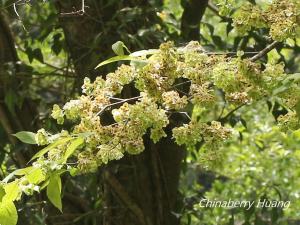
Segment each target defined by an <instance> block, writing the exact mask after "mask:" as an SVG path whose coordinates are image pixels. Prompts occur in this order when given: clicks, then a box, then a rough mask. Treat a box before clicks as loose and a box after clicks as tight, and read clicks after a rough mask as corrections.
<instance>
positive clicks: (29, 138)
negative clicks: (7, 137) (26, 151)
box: [13, 131, 36, 145]
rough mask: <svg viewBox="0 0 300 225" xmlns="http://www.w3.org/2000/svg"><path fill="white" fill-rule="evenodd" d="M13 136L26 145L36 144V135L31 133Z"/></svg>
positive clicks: (23, 132)
mask: <svg viewBox="0 0 300 225" xmlns="http://www.w3.org/2000/svg"><path fill="white" fill-rule="evenodd" d="M13 136H15V137H17V138H18V139H19V140H20V141H22V142H24V143H26V144H31V145H34V144H36V141H35V133H32V132H29V131H20V132H18V133H16V134H13Z"/></svg>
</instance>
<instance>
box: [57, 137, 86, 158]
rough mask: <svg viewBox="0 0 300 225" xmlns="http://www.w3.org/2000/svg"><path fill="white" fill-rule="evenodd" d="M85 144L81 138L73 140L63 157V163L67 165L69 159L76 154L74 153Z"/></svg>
mask: <svg viewBox="0 0 300 225" xmlns="http://www.w3.org/2000/svg"><path fill="white" fill-rule="evenodd" d="M83 143H84V139H83V138H81V137H80V138H76V139H74V140H72V141H71V143H70V145H69V146H68V148H67V150H66V152H65V154H64V156H63V160H62V161H63V162H64V163H65V162H66V161H67V160H68V158H69V157H70V156H71V155H72V154H73V153H74V151H75V150H76V149H77V148H78V147H79V146H80V145H82V144H83Z"/></svg>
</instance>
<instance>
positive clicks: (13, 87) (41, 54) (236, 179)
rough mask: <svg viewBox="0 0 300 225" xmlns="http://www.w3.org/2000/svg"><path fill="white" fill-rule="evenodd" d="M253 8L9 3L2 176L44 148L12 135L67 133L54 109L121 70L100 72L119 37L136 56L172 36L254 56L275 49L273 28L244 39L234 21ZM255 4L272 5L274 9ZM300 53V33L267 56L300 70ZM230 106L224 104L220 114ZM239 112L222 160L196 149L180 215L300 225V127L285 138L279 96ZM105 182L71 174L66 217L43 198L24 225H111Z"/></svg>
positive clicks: (0, 83)
mask: <svg viewBox="0 0 300 225" xmlns="http://www.w3.org/2000/svg"><path fill="white" fill-rule="evenodd" d="M74 2H75V3H74V5H72V7H71V8H70V9H72V10H78V9H79V8H80V7H79V6H80V1H74ZM199 2H200V4H201V7H199V6H198V5H197V4H199ZM244 2H247V1H246V0H226V1H225V0H214V1H212V2H209V3H208V4H207V1H192V0H181V1H180V0H164V1H163V0H149V1H138V0H130V1H117V0H99V1H98V2H97V3H96V2H95V1H88V2H87V5H86V7H87V8H86V13H85V14H84V15H82V16H81V15H70V16H69V15H65V16H63V15H62V14H61V13H62V12H63V13H65V12H67V11H65V9H66V8H67V6H66V5H67V4H70V3H69V1H64V2H62V1H50V0H49V1H46V0H45V1H41V0H40V1H39V0H18V1H16V0H1V1H0V16H1V30H0V36H1V39H0V40H1V43H0V48H1V49H0V51H1V57H0V63H1V68H2V69H1V70H0V72H1V74H0V117H1V125H0V163H1V168H0V177H1V180H2V179H3V178H4V177H5V176H6V175H7V174H8V173H10V172H11V171H13V170H14V169H16V168H19V167H22V166H24V162H27V161H28V159H29V158H30V156H32V154H33V152H34V151H35V150H36V149H31V148H30V147H28V146H26V145H23V144H21V143H19V142H17V141H16V140H15V139H14V138H12V137H11V135H10V134H11V133H15V132H17V131H19V130H31V131H35V130H37V128H40V127H44V128H45V129H46V130H52V131H53V132H57V131H59V130H60V129H61V127H57V125H56V124H55V123H54V121H53V120H51V119H49V118H50V117H49V113H50V109H51V108H52V105H53V104H54V103H56V104H57V103H58V104H59V103H63V102H66V101H67V100H69V99H71V98H74V96H76V95H78V94H79V88H80V86H81V84H82V81H83V77H85V76H88V77H90V78H91V79H94V78H95V77H96V76H99V75H102V74H105V73H106V72H108V71H112V70H113V69H115V68H116V65H109V66H107V67H105V68H104V69H102V68H101V69H98V70H94V67H95V65H96V64H97V63H99V62H100V61H102V60H104V59H107V58H109V57H111V56H112V55H113V51H112V50H111V45H112V44H113V43H115V42H116V41H119V40H121V41H123V42H124V43H125V44H126V46H127V47H128V48H129V49H130V51H136V50H140V49H149V48H158V46H159V44H160V43H162V42H164V41H167V40H172V41H173V42H175V44H176V46H183V45H185V44H186V43H187V42H188V41H190V40H195V39H196V40H198V41H200V43H201V45H202V46H203V47H204V49H205V50H206V51H208V52H219V53H222V52H229V53H231V52H232V54H235V53H236V52H237V51H238V50H243V51H244V52H245V53H246V55H247V54H248V53H249V54H250V55H251V52H257V51H259V50H261V49H263V48H264V47H265V46H266V45H267V44H268V43H270V39H269V37H268V30H266V29H264V28H263V29H259V30H251V31H250V32H248V33H247V34H246V35H245V36H239V34H238V33H237V31H236V30H235V29H233V26H232V19H230V18H229V17H227V15H228V14H229V15H230V14H232V13H234V11H235V9H236V8H238V7H239V5H241V4H242V3H244ZM249 2H252V3H254V4H258V5H261V6H262V7H265V6H266V4H267V3H268V1H263V0H257V1H255V0H249ZM14 3H15V4H14ZM71 4H73V3H71ZM218 8H220V9H218ZM219 10H222V11H221V12H222V13H221V15H219V13H218V11H219ZM201 11H203V17H202V14H201ZM204 11H205V13H204ZM228 12H229V13H228ZM201 17H202V18H201ZM86 21H88V22H86ZM200 21H201V23H200ZM85 22H86V23H85ZM86 24H88V25H86ZM9 30H11V33H10V32H9ZM72 32H74V33H76V34H77V35H78V37H80V40H82V42H78V41H77V40H76V38H78V37H76V38H75V36H74V33H72ZM78 40H79V39H78ZM299 51H300V37H297V38H295V39H287V40H285V41H284V42H283V43H281V44H279V45H278V46H277V47H276V48H275V49H273V50H272V51H271V52H269V53H268V54H267V55H266V56H265V57H264V58H263V59H262V60H263V61H264V62H282V63H284V64H285V70H286V72H287V73H299V62H300V54H299ZM252 54H253V53H252ZM224 104H225V103H224ZM221 108H222V105H221V106H220V107H219V109H216V110H215V111H214V112H211V114H214V115H211V116H212V117H214V116H216V113H218V110H220V109H221ZM232 110H233V112H232V113H231V112H230V111H228V112H223V113H224V115H225V114H226V113H229V116H228V118H227V119H228V123H230V124H231V125H234V127H235V132H234V137H233V138H232V139H231V140H230V141H229V142H228V143H227V144H226V145H225V146H224V147H223V148H224V151H222V152H223V154H222V155H221V156H219V157H220V158H215V157H214V156H212V159H213V160H212V159H210V158H209V157H207V155H206V158H204V157H203V154H201V153H202V151H203V150H202V149H200V150H199V149H196V150H193V151H188V152H187V153H186V158H185V160H184V162H183V171H182V173H181V178H180V188H179V191H180V194H181V196H182V198H183V202H184V204H183V206H182V207H181V208H180V209H179V210H178V211H176V212H173V213H174V215H176V217H179V218H181V223H182V224H184V225H188V224H199V225H200V224H201V225H202V224H211V225H215V224H218V225H219V224H245V225H246V224H255V225H256V224H257V225H259V224H299V223H300V220H299V218H300V202H299V196H300V178H299V177H300V176H299V175H300V168H299V162H300V152H299V151H300V150H299V149H300V148H299V147H300V133H299V131H289V132H288V133H287V134H284V133H282V131H281V130H280V129H279V128H278V127H277V126H276V123H277V118H278V116H279V115H282V114H286V113H287V111H286V110H285V108H284V107H283V106H281V105H279V104H278V103H276V99H273V100H271V101H269V102H267V101H259V102H257V103H256V104H255V106H254V107H253V106H251V107H247V106H246V107H242V108H240V109H238V110H235V109H232ZM201 115H202V113H201V110H200V109H194V114H193V116H201ZM203 120H205V118H203ZM64 128H65V129H66V127H64ZM103 185H104V184H103V182H102V177H101V175H100V171H99V172H97V173H95V174H90V175H86V176H79V177H76V178H70V177H68V176H66V177H64V184H63V188H64V189H63V193H64V194H63V196H64V198H63V200H64V203H63V204H64V209H65V210H64V213H63V214H60V213H59V212H57V211H56V210H55V209H54V208H53V207H52V206H50V205H49V204H48V203H47V202H46V201H45V196H44V195H43V194H40V195H39V196H33V197H28V198H25V199H23V200H22V202H20V203H19V207H18V208H19V215H20V217H21V218H20V219H19V224H26V225H27V224H37V225H38V224H102V223H101V222H100V221H102V217H103V213H104V211H103V208H104V207H105V205H104V202H103V193H102V190H103ZM204 197H205V198H209V199H218V200H226V199H229V198H231V199H238V200H241V199H245V200H256V201H257V200H259V199H261V198H267V199H272V200H290V201H291V206H290V208H289V209H287V210H282V209H272V210H270V209H267V208H262V209H256V208H255V209H251V210H249V211H246V210H245V209H242V208H236V209H220V208H214V209H213V208H199V206H198V203H199V201H200V200H201V199H202V198H204ZM0 223H1V221H0Z"/></svg>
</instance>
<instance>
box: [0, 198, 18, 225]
mask: <svg viewBox="0 0 300 225" xmlns="http://www.w3.org/2000/svg"><path fill="white" fill-rule="evenodd" d="M17 222H18V213H17V209H16V207H15V205H14V203H13V202H12V201H7V202H2V203H1V204H0V224H1V225H16V224H17Z"/></svg>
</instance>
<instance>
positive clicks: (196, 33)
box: [181, 0, 208, 41]
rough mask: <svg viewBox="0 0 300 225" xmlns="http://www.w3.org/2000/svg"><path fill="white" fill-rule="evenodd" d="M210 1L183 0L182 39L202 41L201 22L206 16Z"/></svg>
mask: <svg viewBox="0 0 300 225" xmlns="http://www.w3.org/2000/svg"><path fill="white" fill-rule="evenodd" d="M207 4H208V0H181V5H182V6H183V9H184V11H183V14H182V17H181V37H182V38H183V39H184V40H185V41H192V40H193V41H199V40H200V21H201V19H202V16H203V15H204V12H205V9H206V7H207Z"/></svg>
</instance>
